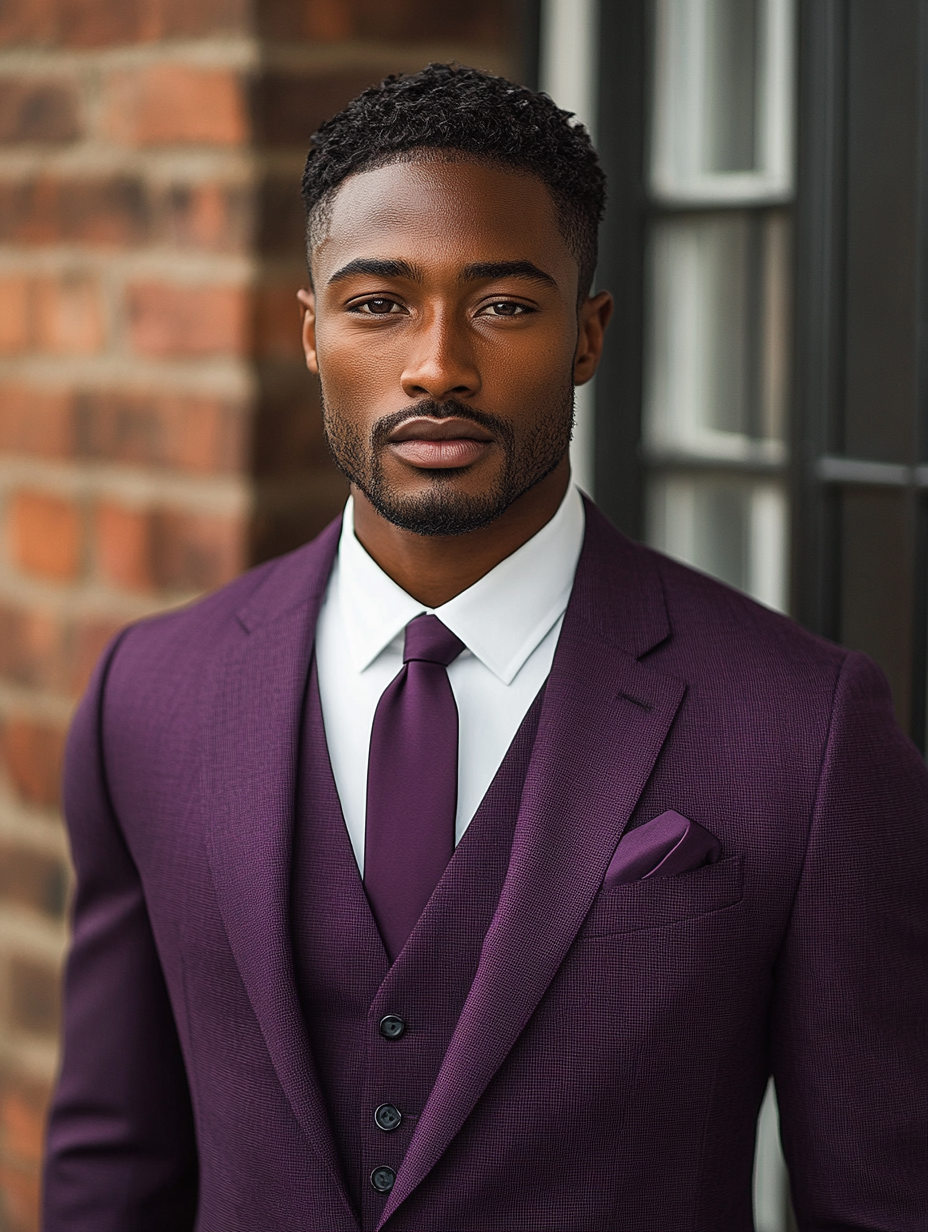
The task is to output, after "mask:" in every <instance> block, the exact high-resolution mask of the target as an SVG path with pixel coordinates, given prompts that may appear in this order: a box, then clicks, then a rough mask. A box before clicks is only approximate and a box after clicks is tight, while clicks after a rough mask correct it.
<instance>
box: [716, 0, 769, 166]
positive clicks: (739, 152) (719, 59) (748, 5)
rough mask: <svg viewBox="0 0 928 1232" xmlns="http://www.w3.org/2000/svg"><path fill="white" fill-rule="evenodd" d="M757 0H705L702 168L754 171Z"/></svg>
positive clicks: (755, 143)
mask: <svg viewBox="0 0 928 1232" xmlns="http://www.w3.org/2000/svg"><path fill="white" fill-rule="evenodd" d="M758 7H759V5H758V0H706V35H707V37H706V89H705V109H704V117H703V134H702V147H703V166H704V168H705V169H706V170H707V171H754V170H755V167H756V161H757V160H756V152H755V151H756V145H757V142H756V140H755V127H756V113H757V36H758V12H757V10H758Z"/></svg>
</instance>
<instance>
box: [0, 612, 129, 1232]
mask: <svg viewBox="0 0 928 1232" xmlns="http://www.w3.org/2000/svg"><path fill="white" fill-rule="evenodd" d="M122 623H124V622H122V621H120V620H118V619H114V618H111V617H107V616H105V615H102V614H101V615H98V616H81V617H78V616H73V617H68V618H65V619H64V620H59V619H58V618H57V617H56V616H55V615H53V614H52V613H51V612H47V611H42V610H41V609H38V608H20V607H14V606H11V605H0V678H2V679H4V680H7V681H10V682H11V683H14V684H17V685H23V686H26V687H27V688H35V689H43V690H51V691H53V692H59V693H65V694H67V695H68V696H70V697H77V696H78V695H79V694H80V693H82V692H83V690H84V689H85V688H86V686H87V681H88V679H89V677H90V673H91V672H92V670H93V668H94V665H95V664H96V662H97V660H98V659H99V657H100V654H101V652H102V651H103V648H104V646H105V645H106V643H107V642H108V641H109V640H110V638H111V637H112V636H113V634H114V633H116V632H117V630H118V629H119V627H120V625H121V624H122ZM0 1227H2V1225H0Z"/></svg>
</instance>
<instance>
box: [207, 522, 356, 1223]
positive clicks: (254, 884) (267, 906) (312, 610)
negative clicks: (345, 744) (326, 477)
mask: <svg viewBox="0 0 928 1232" xmlns="http://www.w3.org/2000/svg"><path fill="white" fill-rule="evenodd" d="M338 532H339V526H338V524H334V525H333V526H331V527H329V528H328V529H327V530H326V531H325V532H323V534H322V536H320V538H319V539H317V540H316V541H315V542H314V543H313V544H311V545H310V546H309V547H308V548H306V549H304V550H303V551H301V552H299V553H296V554H294V555H292V556H290V557H285V558H283V559H282V560H281V561H280V562H279V563H278V565H277V566H276V568H275V569H273V570H272V571H271V572H270V574H269V575H268V577H267V578H266V579H265V581H264V583H263V585H262V586H260V587H259V588H258V590H257V591H256V592H255V594H254V595H253V596H252V598H251V599H250V600H249V601H248V603H247V605H246V606H245V607H244V608H243V609H241V610H240V611H239V612H238V614H237V618H238V622H239V627H238V628H237V629H236V630H235V631H234V633H233V635H232V637H231V639H230V641H229V643H228V644H227V645H226V646H225V647H224V648H223V649H222V651H221V653H220V654H219V655H217V660H216V665H215V670H214V672H213V674H212V682H211V686H210V688H209V689H208V695H207V697H206V699H205V704H206V710H205V715H204V723H203V730H204V733H205V737H204V738H205V740H206V745H207V748H206V753H207V755H206V757H205V759H204V773H205V776H206V781H205V788H206V793H207V794H206V799H207V800H208V801H210V806H211V828H210V836H209V858H210V866H211V869H212V873H213V880H214V883H215V886H216V893H217V897H218V900H219V908H220V911H221V913H222V917H223V921H224V923H225V927H226V931H227V933H228V936H229V941H230V944H231V947H232V951H233V954H234V955H235V960H236V963H237V964H238V968H239V972H240V974H241V977H242V980H243V982H244V984H245V988H246V990H247V992H248V996H249V998H250V1000H251V1003H252V1007H253V1009H254V1011H255V1015H256V1017H257V1019H258V1023H259V1025H260V1028H261V1031H262V1034H263V1036H264V1040H265V1043H266V1045H267V1049H268V1052H269V1054H270V1057H271V1060H272V1062H273V1065H274V1068H275V1070H276V1072H277V1076H278V1079H279V1081H280V1084H281V1087H282V1088H283V1090H284V1093H285V1094H286V1096H287V1098H288V1100H289V1102H290V1104H291V1107H292V1108H293V1112H294V1114H295V1116H296V1118H297V1121H298V1122H299V1124H300V1126H301V1127H302V1129H303V1132H304V1133H305V1135H306V1137H307V1139H308V1140H309V1142H310V1144H311V1145H312V1147H313V1148H314V1149H315V1151H316V1152H317V1154H318V1155H319V1157H320V1159H321V1160H322V1162H323V1164H324V1166H325V1167H326V1169H327V1170H328V1172H329V1173H330V1175H331V1177H332V1181H333V1185H335V1186H336V1187H337V1189H338V1191H339V1193H340V1195H341V1197H342V1200H343V1202H344V1204H345V1206H346V1208H347V1210H348V1211H349V1212H350V1213H351V1216H352V1219H354V1213H353V1210H352V1208H351V1204H350V1202H349V1199H348V1197H347V1195H346V1194H345V1191H344V1186H343V1183H342V1179H341V1169H340V1165H339V1162H338V1158H337V1153H336V1149H335V1145H334V1143H333V1141H332V1136H331V1132H330V1129H329V1125H328V1117H327V1115H326V1112H325V1108H324V1105H323V1100H322V1095H321V1092H320V1090H319V1085H318V1081H317V1079H316V1075H315V1072H314V1070H313V1066H312V1053H311V1049H310V1044H309V1039H308V1036H307V1033H306V1028H305V1024H304V1021H303V1017H302V1013H301V1010H300V1006H299V999H298V995H297V988H296V980H295V975H294V968H293V951H292V945H291V939H290V929H289V918H288V911H289V897H290V864H291V849H292V838H293V824H294V816H295V799H296V772H297V759H298V742H299V729H300V717H301V714H302V706H303V696H304V690H305V687H306V680H307V675H308V669H309V661H310V655H311V652H312V645H313V636H314V631H315V626H316V618H317V616H318V613H319V608H320V605H321V603H322V599H323V596H324V594H325V587H326V583H327V580H328V575H329V571H330V569H331V565H332V560H333V559H334V554H335V550H336V547H337V543H338Z"/></svg>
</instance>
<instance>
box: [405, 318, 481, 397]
mask: <svg viewBox="0 0 928 1232" xmlns="http://www.w3.org/2000/svg"><path fill="white" fill-rule="evenodd" d="M408 336H409V338H410V350H409V353H408V354H407V357H406V361H405V364H404V367H403V373H402V376H401V377H400V381H401V384H402V386H403V392H404V393H405V394H406V396H407V398H422V397H426V398H431V399H432V400H433V401H434V402H443V401H444V400H445V399H447V398H451V397H457V398H467V397H473V396H474V395H475V394H476V393H477V392H478V390H479V389H480V373H479V371H478V368H477V364H476V360H475V356H474V352H473V346H472V344H471V343H470V341H469V339H468V338H467V336H466V328H465V326H464V324H463V323H460V324H459V323H458V322H456V321H455V320H454V319H453V318H451V317H450V316H446V315H445V314H443V313H436V314H435V315H434V316H433V317H432V319H431V320H429V321H426V322H424V323H423V325H422V327H421V328H420V329H418V330H415V331H410V335H408Z"/></svg>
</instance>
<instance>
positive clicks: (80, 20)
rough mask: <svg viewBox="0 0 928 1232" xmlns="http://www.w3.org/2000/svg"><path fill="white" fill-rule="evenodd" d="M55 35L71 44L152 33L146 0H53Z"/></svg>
mask: <svg viewBox="0 0 928 1232" xmlns="http://www.w3.org/2000/svg"><path fill="white" fill-rule="evenodd" d="M56 8H57V10H58V11H57V18H58V21H57V31H56V33H57V35H58V38H59V39H60V40H61V42H63V43H64V44H66V45H68V46H72V47H105V46H108V45H110V44H113V43H135V42H138V41H140V40H141V39H143V38H144V37H145V35H146V28H148V37H149V38H154V37H156V34H155V28H154V22H153V20H152V17H153V14H152V8H153V6H152V4H151V3H150V0H57V3H56Z"/></svg>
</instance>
